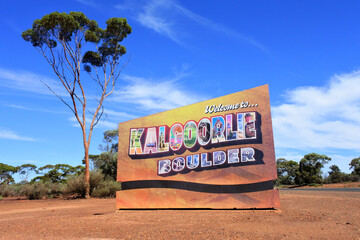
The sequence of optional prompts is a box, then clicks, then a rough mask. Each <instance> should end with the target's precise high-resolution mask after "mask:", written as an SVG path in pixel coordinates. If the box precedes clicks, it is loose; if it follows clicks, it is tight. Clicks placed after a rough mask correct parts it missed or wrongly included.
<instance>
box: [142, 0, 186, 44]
mask: <svg viewBox="0 0 360 240" xmlns="http://www.w3.org/2000/svg"><path fill="white" fill-rule="evenodd" d="M170 7H171V1H165V0H157V1H149V2H148V4H147V5H145V6H144V8H143V11H142V12H139V13H138V14H137V17H136V20H137V21H138V22H139V23H141V24H142V25H143V26H145V27H148V28H150V29H152V30H154V31H155V32H157V33H160V34H162V35H165V36H167V37H168V38H170V39H171V40H173V41H175V42H177V43H180V40H179V39H178V36H177V35H176V33H175V30H174V23H173V22H172V21H170V20H169V19H167V18H166V16H165V14H164V13H165V12H168V11H169V9H170Z"/></svg>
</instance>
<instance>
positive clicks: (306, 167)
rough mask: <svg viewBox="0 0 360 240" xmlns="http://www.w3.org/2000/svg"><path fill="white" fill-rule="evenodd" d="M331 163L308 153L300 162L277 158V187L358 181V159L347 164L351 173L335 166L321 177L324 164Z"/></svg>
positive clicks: (359, 179)
mask: <svg viewBox="0 0 360 240" xmlns="http://www.w3.org/2000/svg"><path fill="white" fill-rule="evenodd" d="M329 161H331V158H329V157H328V156H326V155H320V154H317V153H309V154H307V155H305V156H304V157H303V158H302V159H301V160H300V162H299V163H298V162H296V161H292V160H286V159H285V158H279V159H278V160H277V161H276V168H277V174H278V179H277V181H276V184H277V185H312V184H322V183H342V182H358V181H360V157H358V158H354V159H353V160H351V161H350V163H349V169H350V170H352V172H351V173H344V172H341V171H340V168H339V167H338V166H336V165H331V166H330V171H329V172H328V174H325V175H324V176H325V177H323V172H322V171H321V170H322V168H323V167H324V164H326V163H328V162H329Z"/></svg>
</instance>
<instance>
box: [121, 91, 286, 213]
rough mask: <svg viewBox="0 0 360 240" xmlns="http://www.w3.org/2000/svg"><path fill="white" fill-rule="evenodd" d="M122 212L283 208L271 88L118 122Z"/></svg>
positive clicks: (244, 92) (243, 92) (239, 93)
mask: <svg viewBox="0 0 360 240" xmlns="http://www.w3.org/2000/svg"><path fill="white" fill-rule="evenodd" d="M118 149H119V153H118V176H117V179H118V181H121V182H122V191H118V192H117V199H116V201H117V208H118V209H133V208H218V209H219V208H221V209H224V208H277V207H279V205H280V203H279V194H278V191H277V190H276V189H273V180H274V179H276V178H277V175H276V165H275V154H274V142H273V133H272V123H271V114H270V103H269V92H268V86H267V85H264V86H260V87H257V88H253V89H249V90H246V91H242V92H238V93H234V94H231V95H227V96H224V97H220V98H216V99H212V100H208V101H204V102H201V103H196V104H193V105H189V106H185V107H181V108H178V109H173V110H170V111H166V112H162V113H158V114H154V115H151V116H147V117H143V118H139V119H135V120H131V121H128V122H124V123H120V124H119V146H118Z"/></svg>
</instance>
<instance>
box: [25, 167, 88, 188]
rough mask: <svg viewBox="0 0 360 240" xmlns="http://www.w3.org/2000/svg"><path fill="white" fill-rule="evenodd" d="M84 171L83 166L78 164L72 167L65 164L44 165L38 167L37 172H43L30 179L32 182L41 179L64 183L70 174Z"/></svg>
mask: <svg viewBox="0 0 360 240" xmlns="http://www.w3.org/2000/svg"><path fill="white" fill-rule="evenodd" d="M83 171H84V167H83V166H81V165H79V166H76V167H72V166H70V165H67V164H56V165H46V166H44V167H41V168H39V173H41V174H43V175H42V176H38V177H36V178H34V179H33V180H32V182H36V181H42V182H48V181H50V182H53V183H65V182H66V180H67V177H68V176H70V175H73V174H75V175H79V174H81V173H82V172H83Z"/></svg>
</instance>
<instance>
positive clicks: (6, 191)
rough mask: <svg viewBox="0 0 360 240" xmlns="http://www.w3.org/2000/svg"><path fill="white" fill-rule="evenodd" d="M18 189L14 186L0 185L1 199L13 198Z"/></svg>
mask: <svg viewBox="0 0 360 240" xmlns="http://www.w3.org/2000/svg"><path fill="white" fill-rule="evenodd" d="M17 190H18V187H17V186H15V185H8V184H3V185H0V195H1V196H3V197H14V196H18V194H17Z"/></svg>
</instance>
